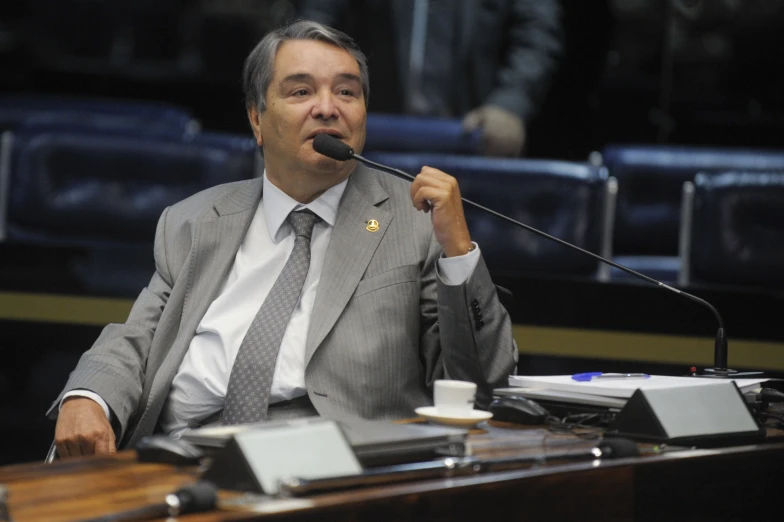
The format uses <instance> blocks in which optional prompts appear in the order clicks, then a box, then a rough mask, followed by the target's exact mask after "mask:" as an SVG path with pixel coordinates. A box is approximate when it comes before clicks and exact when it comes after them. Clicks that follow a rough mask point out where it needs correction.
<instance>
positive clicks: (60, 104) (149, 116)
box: [0, 95, 199, 135]
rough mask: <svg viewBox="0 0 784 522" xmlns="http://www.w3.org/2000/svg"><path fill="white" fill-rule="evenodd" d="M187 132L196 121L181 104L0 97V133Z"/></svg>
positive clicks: (196, 128) (20, 96) (195, 124)
mask: <svg viewBox="0 0 784 522" xmlns="http://www.w3.org/2000/svg"><path fill="white" fill-rule="evenodd" d="M31 126H32V127H50V128H54V127H61V128H64V129H65V128H68V127H70V126H76V127H85V128H92V129H94V130H100V131H113V130H117V129H135V130H136V131H137V132H146V133H149V134H153V133H171V134H181V135H183V134H191V133H195V132H198V130H199V123H198V121H196V120H195V119H194V118H193V116H192V115H191V114H190V112H189V111H188V110H186V109H184V108H183V107H179V106H176V105H171V104H168V103H161V102H146V101H133V100H120V99H108V98H104V99H101V98H78V97H67V96H61V97H57V96H43V95H4V96H0V132H2V131H6V130H19V129H20V127H31Z"/></svg>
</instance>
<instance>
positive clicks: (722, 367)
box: [351, 149, 732, 376]
mask: <svg viewBox="0 0 784 522" xmlns="http://www.w3.org/2000/svg"><path fill="white" fill-rule="evenodd" d="M351 157H352V158H353V159H356V160H357V161H361V162H362V163H364V164H366V165H370V166H371V167H374V168H376V169H378V170H382V171H384V172H387V173H389V174H392V175H395V176H397V177H399V178H402V179H406V180H409V181H414V179H416V178H415V177H414V176H412V175H410V174H408V173H406V172H403V171H402V170H399V169H395V168H392V167H387V166H386V165H382V164H380V163H376V162H375V161H372V160H369V159H367V158H365V157H363V156H361V155H359V154H357V153H355V152H354V151H353V149H352V150H351ZM460 199H461V200H462V201H463V203H465V204H466V205H468V206H471V207H474V208H477V209H479V210H482V211H484V212H487V213H488V214H492V215H493V216H495V217H497V218H500V219H503V220H504V221H507V222H509V223H512V224H513V225H516V226H518V227H520V228H524V229H525V230H527V231H529V232H532V233H534V234H536V235H538V236H541V237H543V238H545V239H549V240H550V241H555V242H556V243H558V244H559V245H563V246H565V247H569V248H572V249H574V250H577V251H578V252H580V253H582V254H585V255H587V256H590V257H592V258H594V259H596V260H598V261H600V262H602V263H606V264H608V265H610V266H612V267H615V268H617V269H618V270H622V271H624V272H626V273H628V274H631V275H633V276H635V277H639V278H640V279H642V280H644V281H647V282H648V283H651V284H652V285H654V286H658V287H660V288H664V289H665V290H669V291H671V292H674V293H676V294H679V295H682V296H683V297H686V298H688V299H690V300H692V301H694V302H695V303H699V304H701V305H703V306H705V307H707V308H708V309H709V310H710V311H711V312H712V313H713V315H714V316H715V317H716V320H717V321H718V323H719V330H718V331H717V332H716V342H715V346H714V350H713V364H714V367H713V368H711V369H710V372H711V374H712V375H713V376H720V375H725V374H726V375H729V373H731V372H732V370H728V369H727V352H728V348H727V335H726V333H725V330H724V321H723V320H722V318H721V315H720V314H719V311H718V310H716V308H715V307H714V306H713V305H712V304H710V303H709V302H707V301H705V300H704V299H701V298H699V297H697V296H696V295H692V294H690V293H688V292H684V291H683V290H678V289H677V288H674V287H672V286H669V285H666V284H664V283H662V282H661V281H657V280H656V279H653V278H652V277H648V276H647V275H645V274H642V273H640V272H637V271H636V270H632V269H631V268H628V267H625V266H623V265H621V264H618V263H616V262H615V261H611V260H609V259H606V258H604V257H602V256H600V255H598V254H594V253H593V252H590V251H588V250H585V249H584V248H580V247H578V246H577V245H573V244H571V243H569V242H567V241H564V240H562V239H559V238H557V237H555V236H551V235H550V234H548V233H546V232H542V231H541V230H539V229H536V228H534V227H532V226H529V225H526V224H525V223H522V222H520V221H517V220H515V219H512V218H510V217H508V216H505V215H503V214H500V213H498V212H496V211H495V210H492V209H490V208H487V207H485V206H483V205H480V204H479V203H475V202H473V201H471V200H469V199H466V198H463V197H461V198H460Z"/></svg>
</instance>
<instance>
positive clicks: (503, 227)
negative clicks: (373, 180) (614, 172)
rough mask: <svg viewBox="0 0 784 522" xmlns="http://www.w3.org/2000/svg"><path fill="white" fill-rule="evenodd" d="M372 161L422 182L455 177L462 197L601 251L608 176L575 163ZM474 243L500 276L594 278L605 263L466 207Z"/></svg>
mask: <svg viewBox="0 0 784 522" xmlns="http://www.w3.org/2000/svg"><path fill="white" fill-rule="evenodd" d="M366 156H367V157H368V158H369V159H372V160H373V161H377V162H379V163H383V164H386V165H389V166H392V167H395V168H398V169H400V170H403V171H406V172H409V173H411V174H412V175H415V174H417V173H418V172H419V170H420V169H421V168H422V166H423V165H427V166H429V167H434V168H437V169H440V170H443V171H445V172H448V173H450V174H451V175H453V176H454V177H455V178H457V179H458V181H459V182H460V191H461V194H462V195H463V197H465V198H467V199H469V200H472V201H474V202H475V203H478V204H480V205H483V206H486V207H489V208H491V209H492V210H495V211H497V212H500V213H502V214H506V215H508V216H509V217H511V218H512V219H515V220H517V221H520V222H522V223H525V224H527V225H530V226H533V227H535V228H538V229H539V230H542V231H544V232H546V233H548V234H551V235H553V236H555V237H557V238H559V239H563V240H564V241H568V242H570V243H573V244H575V245H577V246H579V247H581V248H584V249H586V250H589V251H591V252H597V253H598V252H599V251H600V250H601V247H602V240H603V239H604V238H605V237H606V235H607V234H609V233H610V231H608V230H604V223H605V219H604V218H605V214H606V212H607V210H606V209H607V196H606V190H607V182H608V178H607V171H606V170H605V169H604V168H603V167H598V166H594V165H589V164H585V163H574V162H568V161H549V160H533V159H493V158H485V157H478V156H457V155H446V154H402V153H368V154H367V155H366ZM464 210H465V214H466V221H467V222H468V226H469V229H470V232H471V237H472V239H473V240H474V241H476V242H477V244H479V246H480V247H481V249H482V255H483V257H484V259H485V261H486V262H487V265H488V267H489V268H490V270H491V271H492V273H493V274H494V275H519V274H530V273H540V274H543V275H545V274H550V275H557V276H562V277H567V278H568V277H591V278H592V277H595V276H596V274H597V270H598V268H599V267H598V262H597V261H594V260H592V259H590V258H589V257H587V256H585V255H582V254H579V253H577V252H574V251H572V250H570V249H568V248H566V247H563V246H561V245H558V244H556V243H554V242H552V241H549V240H547V239H544V238H541V237H539V236H537V235H535V234H533V233H531V232H528V231H526V230H523V229H520V228H518V227H516V226H514V225H512V224H510V223H507V222H505V221H503V220H501V219H499V218H497V217H495V216H491V215H489V214H487V213H485V212H483V211H481V210H477V209H474V208H473V207H470V206H465V207H464Z"/></svg>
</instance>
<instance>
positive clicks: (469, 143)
mask: <svg viewBox="0 0 784 522" xmlns="http://www.w3.org/2000/svg"><path fill="white" fill-rule="evenodd" d="M480 140H481V133H480V132H479V131H475V132H471V133H466V132H464V131H463V126H462V123H461V122H460V120H457V119H448V118H425V117H417V116H403V115H395V114H380V113H371V114H368V118H367V141H366V142H365V149H364V150H365V152H377V151H386V152H411V153H415V152H426V153H441V154H466V155H470V154H479V145H480Z"/></svg>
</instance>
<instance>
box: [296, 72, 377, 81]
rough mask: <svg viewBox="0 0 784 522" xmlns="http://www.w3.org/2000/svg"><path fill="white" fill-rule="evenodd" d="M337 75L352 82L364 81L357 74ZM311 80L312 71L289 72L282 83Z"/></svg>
mask: <svg viewBox="0 0 784 522" xmlns="http://www.w3.org/2000/svg"><path fill="white" fill-rule="evenodd" d="M337 76H338V78H340V79H341V80H343V81H351V82H357V83H362V80H360V78H359V76H357V75H356V74H352V73H340V74H338V75H337ZM311 81H313V75H312V74H310V73H295V74H289V75H288V76H286V77H285V78H283V80H281V82H280V83H296V82H311Z"/></svg>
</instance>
